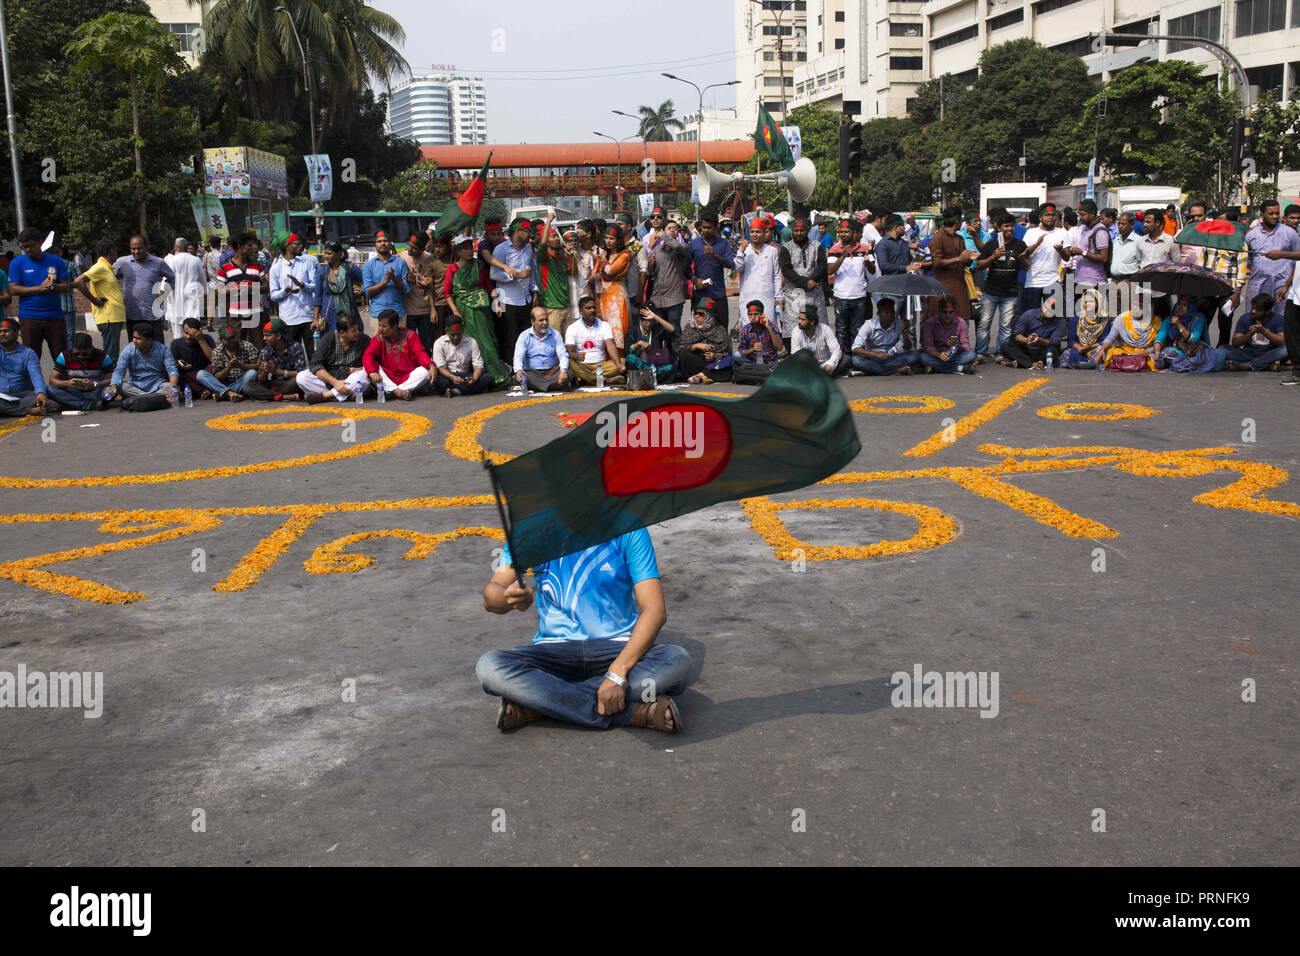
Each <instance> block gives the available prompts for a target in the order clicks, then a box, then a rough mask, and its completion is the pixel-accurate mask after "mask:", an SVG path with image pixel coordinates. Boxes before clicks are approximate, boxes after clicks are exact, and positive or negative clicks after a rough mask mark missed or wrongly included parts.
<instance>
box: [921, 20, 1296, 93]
mask: <svg viewBox="0 0 1300 956" xmlns="http://www.w3.org/2000/svg"><path fill="white" fill-rule="evenodd" d="M1288 5H1289V7H1290V9H1289V10H1288ZM922 14H923V16H924V18H925V40H926V48H925V56H926V75H927V76H937V75H939V74H940V73H952V74H956V75H958V76H965V77H969V78H973V77H974V76H975V72H974V71H975V70H976V65H977V63H978V61H979V55H980V53H981V52H982V51H983V50H985V49H986V48H988V47H989V46H992V45H994V44H998V43H1005V42H1006V41H1007V40H1015V39H1019V38H1021V37H1032V38H1033V39H1035V40H1037V41H1038V42H1039V43H1041V44H1042V45H1043V46H1046V47H1051V48H1052V49H1056V50H1061V51H1063V52H1067V53H1075V54H1078V55H1079V56H1081V57H1083V59H1084V62H1085V63H1087V64H1088V69H1089V71H1090V72H1091V73H1094V74H1103V75H1108V74H1109V73H1110V72H1112V71H1114V70H1118V69H1120V68H1122V67H1124V66H1128V65H1130V64H1132V63H1135V62H1137V61H1138V60H1141V59H1152V60H1158V59H1163V58H1168V57H1170V56H1176V57H1179V58H1182V59H1187V60H1191V61H1192V62H1194V63H1201V64H1204V65H1205V67H1206V72H1207V73H1215V74H1217V73H1219V72H1220V70H1221V66H1220V63H1219V60H1218V59H1217V58H1216V57H1215V56H1214V55H1213V54H1211V53H1210V52H1209V51H1207V50H1204V49H1202V48H1195V47H1193V48H1183V47H1181V44H1177V43H1170V42H1167V41H1151V42H1148V43H1144V44H1142V45H1140V46H1135V47H1115V48H1108V49H1105V50H1103V51H1101V52H1100V53H1097V52H1095V51H1094V50H1093V48H1092V40H1091V34H1092V33H1093V32H1094V31H1097V30H1099V29H1103V28H1104V29H1105V30H1107V31H1108V32H1113V33H1128V34H1133V35H1135V36H1145V35H1148V34H1176V35H1184V36H1198V37H1203V38H1205V39H1208V40H1214V41H1215V42H1217V43H1220V44H1222V45H1224V46H1226V47H1227V48H1228V49H1229V50H1230V51H1231V52H1232V54H1233V55H1234V56H1236V57H1237V59H1238V60H1240V61H1241V63H1242V65H1243V66H1244V67H1245V68H1246V75H1247V77H1248V78H1249V79H1250V82H1251V85H1253V86H1258V87H1260V88H1261V89H1277V90H1280V91H1281V92H1282V95H1283V96H1284V98H1290V95H1291V90H1292V89H1294V88H1295V86H1296V85H1297V82H1300V0H926V3H925V4H924V5H923V7H922Z"/></svg>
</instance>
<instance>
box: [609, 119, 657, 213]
mask: <svg viewBox="0 0 1300 956" xmlns="http://www.w3.org/2000/svg"><path fill="white" fill-rule="evenodd" d="M610 112H611V113H613V114H614V115H615V116H625V117H627V118H628V119H630V120H636V121H637V124H638V126H637V132H636V133H635V134H634V135H635V136H636V137H637V138H639V139H640V140H641V166H642V169H641V181H642V182H643V183H645V184H646V185H647V186H648V185H650V182H649V181H647V180H646V176H645V160H646V157H648V156H649V155H650V145H649V143H648V142H647V141H646V138H645V135H644V132H643V131H642V128H641V125H640V124H641V117H639V116H633V115H632V114H631V113H624V112H623V111H622V110H610ZM627 138H628V139H632V138H633V137H631V136H629V137H627ZM656 178H657V177H656ZM650 191H651V192H654V190H653V189H652V190H650ZM624 211H626V209H625V210H624Z"/></svg>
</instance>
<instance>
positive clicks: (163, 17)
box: [149, 0, 213, 67]
mask: <svg viewBox="0 0 1300 956" xmlns="http://www.w3.org/2000/svg"><path fill="white" fill-rule="evenodd" d="M212 3H213V0H194V2H191V0H149V12H150V13H152V14H153V15H154V19H156V20H157V21H158V22H159V23H161V24H162V25H163V26H165V27H166V28H167V29H168V30H170V31H171V32H172V34H173V35H174V36H175V37H176V45H177V46H178V47H179V48H180V52H181V58H182V59H183V60H185V62H186V63H188V64H189V65H190V66H191V67H195V66H198V65H199V52H200V51H201V50H202V48H203V35H202V33H201V31H200V27H201V26H202V24H203V18H204V17H206V16H207V15H208V10H209V9H211V7H212Z"/></svg>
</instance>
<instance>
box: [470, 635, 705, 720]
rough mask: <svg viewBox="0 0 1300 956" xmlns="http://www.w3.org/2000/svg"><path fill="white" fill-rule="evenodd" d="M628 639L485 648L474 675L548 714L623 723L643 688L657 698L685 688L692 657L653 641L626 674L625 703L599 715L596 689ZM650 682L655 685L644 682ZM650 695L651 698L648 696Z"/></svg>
mask: <svg viewBox="0 0 1300 956" xmlns="http://www.w3.org/2000/svg"><path fill="white" fill-rule="evenodd" d="M626 646H627V642H626V641H595V640H593V641H557V642H555V643H553V644H525V645H524V646H523V647H516V648H513V649H511V650H508V651H488V652H487V653H486V654H484V655H483V656H482V657H480V658H479V659H478V666H477V667H476V668H475V673H476V674H477V675H478V679H479V683H480V684H482V685H483V691H484V693H487V694H492V695H493V696H496V697H504V698H505V699H506V700H509V701H513V702H514V703H516V704H522V705H523V706H524V707H531V708H533V710H540V711H541V712H542V713H543V714H545V715H546V716H548V717H554V718H555V719H556V720H564V721H568V722H569V723H571V724H581V725H583V726H584V727H626V726H627V725H628V722H629V721H631V719H632V711H633V710H635V709H636V705H637V704H639V703H641V695H642V693H643V692H645V691H647V690H649V689H650V688H651V687H653V689H654V694H655V696H669V697H671V696H672V695H674V694H680V693H681V692H682V691H684V690H686V678H687V675H688V674H689V673H690V670H691V658H690V655H689V654H687V653H686V651H685V650H684V649H683V648H680V647H678V646H677V645H676V644H655V645H653V646H652V647H651V648H650V650H648V651H647V652H646V655H645V657H643V658H641V660H639V661H637V663H636V665H635V666H634V667H633V668H632V669H631V670H630V671H629V672H628V673H627V684H628V686H627V690H626V691H625V692H624V693H625V701H626V706H624V708H623V710H622V711H620V712H619V713H617V714H605V715H601V714H599V713H597V703H596V689H597V688H599V687H600V685H601V682H602V681H603V680H604V679H605V672H606V671H607V670H609V665H610V664H612V663H614V659H615V658H616V657H618V655H619V654H621V653H622V652H623V648H624V647H626ZM644 681H653V684H644V683H643V682H644ZM652 699H653V698H652Z"/></svg>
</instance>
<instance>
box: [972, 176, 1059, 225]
mask: <svg viewBox="0 0 1300 956" xmlns="http://www.w3.org/2000/svg"><path fill="white" fill-rule="evenodd" d="M1045 202H1047V183H982V184H980V216H982V217H984V218H987V217H988V214H989V209H990V208H996V207H998V206H1002V207H1003V208H1005V209H1006V211H1007V212H1009V213H1011V215H1013V216H1015V217H1016V218H1017V219H1019V218H1023V217H1024V216H1027V215H1029V213H1030V212H1031V211H1033V210H1036V209H1037V208H1038V207H1039V206H1041V205H1042V204H1043V203H1045Z"/></svg>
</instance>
